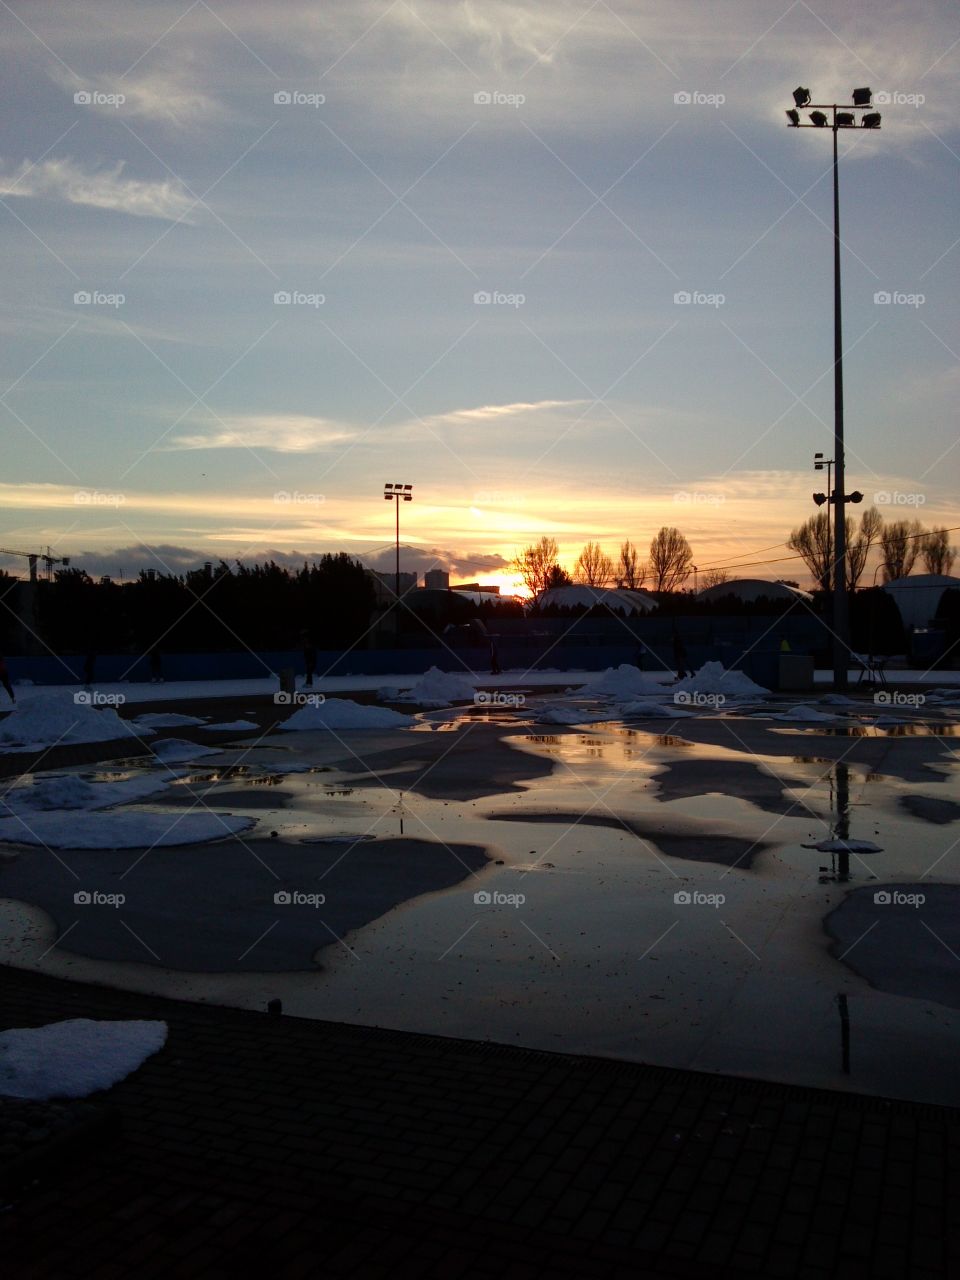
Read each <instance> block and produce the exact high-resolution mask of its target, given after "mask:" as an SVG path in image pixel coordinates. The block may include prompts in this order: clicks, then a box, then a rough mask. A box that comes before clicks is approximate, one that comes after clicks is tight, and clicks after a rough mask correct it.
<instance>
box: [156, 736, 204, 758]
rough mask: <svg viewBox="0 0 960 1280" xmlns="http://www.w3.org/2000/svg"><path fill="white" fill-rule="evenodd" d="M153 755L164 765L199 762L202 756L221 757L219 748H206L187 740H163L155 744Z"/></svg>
mask: <svg viewBox="0 0 960 1280" xmlns="http://www.w3.org/2000/svg"><path fill="white" fill-rule="evenodd" d="M153 753H154V755H155V756H156V757H157V759H158V760H160V761H162V762H163V763H164V764H167V763H173V762H175V761H177V760H198V759H199V758H200V757H201V756H216V755H220V748H219V747H205V746H203V745H202V744H201V743H199V742H187V740H186V739H185V738H161V739H160V741H159V742H155V743H154V744H153Z"/></svg>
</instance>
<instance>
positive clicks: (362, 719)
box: [277, 698, 416, 733]
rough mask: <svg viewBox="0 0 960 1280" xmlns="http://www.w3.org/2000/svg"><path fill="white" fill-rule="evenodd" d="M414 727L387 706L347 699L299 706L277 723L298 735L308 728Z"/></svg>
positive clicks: (409, 720)
mask: <svg viewBox="0 0 960 1280" xmlns="http://www.w3.org/2000/svg"><path fill="white" fill-rule="evenodd" d="M414 724H416V721H415V720H414V718H413V716H405V715H402V714H401V713H400V712H399V711H391V710H390V708H389V707H371V706H365V705H364V704H363V703H360V702H351V701H350V700H349V699H348V698H327V700H326V701H325V702H321V703H320V704H319V705H317V704H315V703H310V704H308V705H307V706H305V707H300V708H299V710H297V711H295V712H294V713H293V715H292V716H289V717H288V718H287V719H286V720H284V722H283V724H278V725H277V729H278V730H282V731H286V732H288V733H300V732H304V731H306V730H310V729H408V728H410V726H411V725H414Z"/></svg>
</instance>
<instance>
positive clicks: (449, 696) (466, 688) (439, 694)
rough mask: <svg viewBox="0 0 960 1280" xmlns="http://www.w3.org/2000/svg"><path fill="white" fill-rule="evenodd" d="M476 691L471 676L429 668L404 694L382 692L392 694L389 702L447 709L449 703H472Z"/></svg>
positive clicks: (474, 682) (391, 690)
mask: <svg viewBox="0 0 960 1280" xmlns="http://www.w3.org/2000/svg"><path fill="white" fill-rule="evenodd" d="M476 691H477V686H476V681H475V679H474V678H473V677H472V676H466V675H463V674H462V673H461V672H459V671H441V670H440V669H439V667H431V668H430V670H429V671H427V673H426V674H425V675H423V676H421V677H420V679H419V680H418V681H417V682H416V684H413V685H411V687H410V688H409V689H408V690H407V691H406V693H401V694H397V692H396V691H395V690H393V689H388V690H385V691H384V692H389V693H391V694H393V696H392V697H391V698H389V699H388V701H390V702H414V703H416V704H417V706H420V707H449V706H450V704H451V702H472V701H473V696H474V694H475V693H476ZM380 696H382V694H380V693H378V697H380Z"/></svg>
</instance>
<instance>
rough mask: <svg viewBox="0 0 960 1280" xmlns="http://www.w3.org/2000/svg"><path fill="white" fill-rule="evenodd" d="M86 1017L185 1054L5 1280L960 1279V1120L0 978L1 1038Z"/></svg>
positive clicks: (63, 1170) (124, 1112)
mask: <svg viewBox="0 0 960 1280" xmlns="http://www.w3.org/2000/svg"><path fill="white" fill-rule="evenodd" d="M78 1016H85V1017H95V1018H129V1017H137V1018H139V1017H147V1018H150V1017H158V1018H165V1019H166V1020H167V1022H168V1023H169V1025H170V1036H169V1039H168V1043H167V1045H166V1047H165V1048H164V1049H163V1050H162V1052H161V1053H159V1054H157V1055H155V1056H154V1057H153V1058H151V1059H150V1060H149V1061H148V1062H147V1063H146V1064H145V1065H144V1066H143V1067H142V1068H141V1069H140V1070H139V1071H138V1072H137V1073H135V1074H134V1075H133V1076H131V1077H129V1078H128V1079H127V1080H126V1081H124V1082H123V1083H122V1084H120V1085H118V1086H116V1087H115V1088H114V1089H113V1090H111V1091H110V1093H108V1094H105V1095H101V1097H102V1098H103V1099H104V1102H103V1105H104V1106H105V1107H106V1108H107V1110H108V1111H109V1113H110V1114H111V1115H112V1116H114V1117H115V1118H116V1119H118V1120H119V1121H120V1122H121V1129H120V1132H119V1136H118V1137H116V1138H114V1139H113V1140H110V1141H107V1140H99V1141H97V1142H96V1143H93V1142H91V1143H88V1144H87V1146H86V1147H85V1148H84V1150H83V1152H82V1155H81V1156H80V1157H75V1158H74V1159H72V1160H70V1159H66V1160H64V1159H61V1158H59V1157H58V1158H57V1159H55V1160H52V1161H51V1162H50V1167H49V1168H47V1170H46V1172H45V1174H44V1176H43V1177H41V1179H40V1180H39V1182H37V1183H35V1184H34V1185H32V1186H30V1187H28V1188H26V1189H25V1190H24V1191H23V1192H21V1193H20V1194H19V1195H17V1196H16V1197H15V1199H14V1203H13V1205H12V1207H11V1208H9V1209H8V1211H7V1212H5V1213H3V1214H0V1250H2V1255H0V1256H3V1258H4V1260H5V1269H6V1273H7V1274H11V1275H16V1276H29V1277H38V1278H40V1277H48V1276H57V1277H60V1276H63V1277H72V1276H96V1277H103V1278H107V1277H116V1278H117V1280H121V1278H124V1280H125V1278H126V1277H129V1276H131V1275H134V1274H136V1275H137V1276H138V1277H139V1276H142V1277H150V1276H165V1277H167V1276H171V1275H175V1276H198V1277H211V1278H219V1277H224V1278H226V1277H231V1278H232V1277H236V1276H247V1275H250V1276H254V1275H267V1276H271V1277H272V1276H281V1277H297V1276H316V1275H323V1276H335V1277H341V1276H343V1277H352V1276H357V1277H367V1276H369V1277H379V1276H382V1277H387V1276H390V1277H394V1276H396V1275H399V1274H410V1275H414V1276H425V1277H437V1280H441V1278H443V1280H446V1278H447V1277H450V1278H453V1277H459V1276H464V1277H466V1276H488V1275H489V1276H497V1277H509V1278H510V1280H528V1278H532V1277H541V1276H543V1277H547V1276H550V1277H552V1276H561V1277H562V1276H570V1277H593V1276H612V1277H621V1276H622V1277H631V1280H632V1278H634V1277H638V1276H645V1277H653V1278H654V1280H655V1278H656V1277H691V1278H692V1277H714V1276H729V1277H759V1276H762V1277H765V1278H766V1277H777V1276H782V1277H792V1276H799V1277H811V1278H812V1277H818V1278H819V1277H824V1278H826V1277H838V1278H839V1277H843V1278H846V1277H851V1278H854V1277H856V1278H858V1280H859V1278H861V1277H863V1278H864V1280H866V1277H871V1278H872V1277H901V1276H910V1277H928V1276H929V1277H933V1276H946V1275H949V1274H951V1265H950V1264H951V1260H952V1262H953V1267H954V1270H953V1274H957V1271H956V1266H957V1253H956V1251H954V1252H951V1241H950V1239H949V1234H948V1233H949V1232H950V1230H951V1229H952V1230H954V1231H955V1230H956V1227H955V1226H954V1225H953V1223H954V1221H955V1220H956V1219H957V1218H958V1215H957V1212H956V1211H957V1204H958V1187H960V1139H958V1134H960V1127H958V1120H960V1114H958V1113H957V1112H955V1111H951V1110H947V1109H944V1108H939V1107H933V1106H924V1105H919V1104H910V1103H898V1102H886V1101H884V1100H880V1099H874V1098H865V1097H861V1096H858V1095H850V1094H839V1093H829V1092H826V1091H818V1090H813V1089H802V1088H793V1087H788V1086H782V1085H774V1084H764V1083H761V1082H752V1081H745V1080H737V1079H731V1078H727V1077H721V1076H712V1075H706V1074H699V1073H694V1072H684V1071H674V1070H667V1069H661V1068H655V1067H648V1066H643V1065H637V1064H632V1063H619V1062H614V1061H608V1060H604V1059H590V1058H576V1057H570V1056H564V1055H560V1054H550V1053H544V1052H538V1051H537V1052H534V1051H527V1050H523V1049H516V1048H512V1047H503V1046H497V1045H489V1044H480V1043H473V1042H466V1041H456V1040H447V1039H441V1038H439V1037H433V1036H420V1035H411V1034H407V1033H399V1032H390V1031H384V1030H379V1029H376V1028H365V1027H353V1026H344V1025H339V1024H334V1023H326V1022H316V1021H308V1020H301V1019H292V1018H286V1017H274V1016H270V1015H268V1014H265V1013H264V1014H258V1013H250V1012H242V1011H238V1010H228V1009H221V1008H214V1007H208V1006H202V1005H191V1004H181V1003H177V1002H173V1001H166V1000H161V999H157V998H153V997H146V996H139V995H134V994H131V993H126V992H120V991H111V990H108V989H105V988H98V987H92V986H85V985H81V984H72V983H65V982H61V981H59V980H55V979H51V978H46V977H44V976H42V975H38V974H32V973H26V972H22V971H17V970H13V969H6V968H0V1026H2V1027H8V1026H29V1025H38V1024H41V1023H44V1022H48V1021H53V1020H55V1019H58V1018H66V1017H78ZM955 1245H956V1240H955V1239H954V1241H953V1246H954V1249H955Z"/></svg>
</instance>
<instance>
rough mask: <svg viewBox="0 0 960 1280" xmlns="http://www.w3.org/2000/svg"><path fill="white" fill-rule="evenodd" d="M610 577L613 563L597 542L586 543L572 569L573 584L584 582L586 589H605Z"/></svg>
mask: <svg viewBox="0 0 960 1280" xmlns="http://www.w3.org/2000/svg"><path fill="white" fill-rule="evenodd" d="M612 577H613V561H612V560H611V559H610V557H609V556H608V555H607V553H606V552H605V551H604V550H603V548H602V547H601V546H600V543H599V542H588V543H587V545H586V546H585V547H584V548H583V550H582V551H581V552H580V555H579V556H578V557H577V563H576V564H575V565H574V567H573V580H574V582H585V583H586V584H587V586H588V587H605V586H606V585H607V584H608V583H609V582H610V579H611V578H612Z"/></svg>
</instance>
